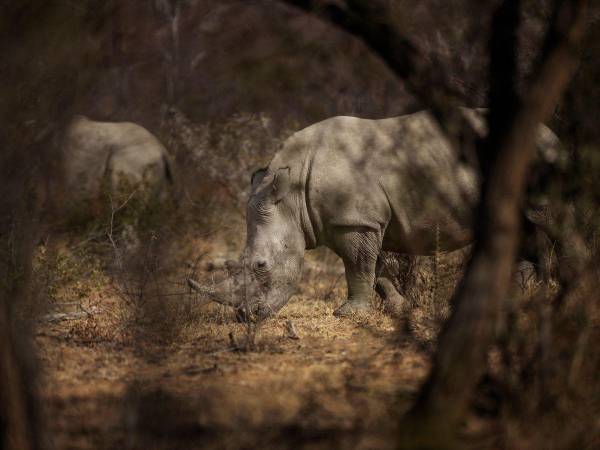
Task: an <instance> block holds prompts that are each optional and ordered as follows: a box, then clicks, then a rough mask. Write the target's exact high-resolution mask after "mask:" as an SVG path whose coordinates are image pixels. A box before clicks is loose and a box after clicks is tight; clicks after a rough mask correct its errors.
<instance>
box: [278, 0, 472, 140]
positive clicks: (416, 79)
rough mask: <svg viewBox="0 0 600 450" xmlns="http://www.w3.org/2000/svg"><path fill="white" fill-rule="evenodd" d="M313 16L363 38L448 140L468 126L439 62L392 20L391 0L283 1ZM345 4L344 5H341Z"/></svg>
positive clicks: (456, 96) (455, 93) (457, 96)
mask: <svg viewBox="0 0 600 450" xmlns="http://www.w3.org/2000/svg"><path fill="white" fill-rule="evenodd" d="M282 1H283V2H285V3H287V4H289V5H292V6H295V7H297V8H300V9H302V10H304V11H307V12H309V13H313V14H315V15H316V16H318V17H320V18H321V19H323V20H326V21H328V22H330V23H332V24H334V25H336V26H337V27H339V28H340V29H342V30H344V31H346V32H348V33H349V34H351V35H354V36H356V37H358V38H360V39H361V40H362V41H363V42H364V43H365V44H366V45H367V47H369V48H370V49H371V50H372V51H373V52H374V53H375V54H377V55H379V56H380V57H381V59H382V60H383V62H384V63H385V64H387V66H388V67H389V68H390V69H391V70H392V72H394V73H395V74H396V76H398V78H400V79H402V80H403V81H404V82H405V84H406V87H407V88H408V90H409V91H410V92H411V93H412V94H413V95H415V96H416V97H417V99H418V100H419V101H420V102H421V103H422V104H423V106H424V107H426V108H428V109H430V110H431V112H432V114H433V115H434V117H435V118H436V119H437V121H438V122H439V123H440V125H441V127H442V129H443V130H444V131H446V133H447V134H448V135H449V137H451V138H452V137H453V136H455V135H457V134H458V131H459V130H460V129H461V128H462V127H464V126H468V124H465V123H463V122H462V121H459V119H460V118H459V117H457V112H456V108H455V106H456V104H457V103H458V101H459V99H460V94H459V93H458V92H457V91H455V90H454V89H452V88H451V87H450V86H449V85H448V83H447V81H446V79H445V78H444V75H443V72H442V71H441V70H440V69H439V67H438V65H437V64H436V61H433V60H431V59H429V58H427V57H426V56H425V55H423V54H422V53H421V52H420V51H419V50H418V49H417V48H416V47H415V45H414V44H413V43H412V42H411V41H410V40H409V39H408V38H407V37H406V36H404V35H403V34H402V33H401V32H400V31H399V30H398V28H397V27H396V26H394V24H393V23H392V21H391V17H392V11H391V8H390V7H389V5H390V3H391V2H389V1H387V2H386V1H362V0H346V1H345V2H340V1H325V0H323V1H316V0H282ZM340 4H343V5H344V6H340Z"/></svg>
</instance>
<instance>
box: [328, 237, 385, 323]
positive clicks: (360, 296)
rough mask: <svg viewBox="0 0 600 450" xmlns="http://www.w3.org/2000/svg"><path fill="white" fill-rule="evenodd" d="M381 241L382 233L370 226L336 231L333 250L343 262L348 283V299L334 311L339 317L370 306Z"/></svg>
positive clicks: (365, 309) (364, 309) (367, 308)
mask: <svg viewBox="0 0 600 450" xmlns="http://www.w3.org/2000/svg"><path fill="white" fill-rule="evenodd" d="M381 241H382V233H380V232H377V231H374V230H372V229H370V228H369V229H367V228H364V229H363V228H343V229H341V230H340V231H339V232H338V233H336V237H335V248H334V250H335V251H336V253H337V254H338V255H340V256H341V258H342V260H343V261H344V269H345V271H346V283H347V285H348V299H347V300H346V302H345V303H344V304H343V305H342V306H340V307H339V308H338V309H336V310H335V311H334V313H333V314H334V315H335V316H336V317H345V316H350V315H353V314H356V313H359V312H364V311H368V310H369V309H370V307H371V298H372V296H373V284H374V281H375V265H376V263H377V257H378V255H379V251H380V249H381Z"/></svg>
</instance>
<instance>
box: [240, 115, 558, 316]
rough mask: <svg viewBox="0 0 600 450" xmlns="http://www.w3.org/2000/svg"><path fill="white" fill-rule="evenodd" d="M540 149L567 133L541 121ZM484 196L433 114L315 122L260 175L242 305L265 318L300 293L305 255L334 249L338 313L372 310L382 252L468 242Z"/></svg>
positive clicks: (476, 120)
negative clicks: (339, 279)
mask: <svg viewBox="0 0 600 450" xmlns="http://www.w3.org/2000/svg"><path fill="white" fill-rule="evenodd" d="M461 114H463V117H464V118H465V119H466V120H467V121H468V122H469V123H470V124H471V126H472V127H473V128H474V129H475V130H476V131H477V133H478V134H480V135H481V134H484V133H485V132H486V130H485V125H484V124H485V121H484V120H483V118H482V114H483V113H482V112H481V111H474V110H467V109H461ZM538 146H540V147H541V148H542V150H544V152H546V153H548V155H550V156H548V157H549V158H552V155H553V154H554V153H555V152H558V139H557V138H556V136H554V134H553V133H552V132H551V131H550V130H549V129H547V128H546V127H543V126H540V131H539V137H538ZM556 154H558V153H556ZM478 192H479V189H478V179H477V176H476V173H475V171H474V170H472V169H471V168H470V167H469V166H467V165H466V164H465V163H463V162H462V161H461V159H460V158H459V157H458V155H457V154H456V153H455V151H453V149H452V147H451V146H450V144H449V142H448V141H447V139H446V138H445V135H444V134H443V133H442V132H441V131H440V130H439V128H438V126H437V124H436V122H435V121H434V120H433V118H432V117H431V116H430V114H429V113H428V112H419V113H416V114H410V115H406V116H401V117H396V118H390V119H384V120H365V119H359V118H355V117H334V118H331V119H327V120H325V121H323V122H319V123H317V124H315V125H312V126H309V127H308V128H305V129H303V130H301V131H299V132H297V133H295V134H294V135H293V136H291V137H290V138H289V139H288V140H287V141H286V142H285V143H284V145H283V147H282V148H281V149H280V151H279V152H278V153H277V154H276V155H275V156H274V157H273V159H272V161H271V162H270V164H269V166H268V167H267V168H266V169H261V170H259V171H257V172H255V174H254V175H253V178H252V192H251V195H250V199H249V201H248V208H247V245H246V249H245V253H244V257H243V262H244V266H243V267H244V271H243V272H244V273H245V283H243V285H244V286H245V289H246V292H245V296H244V295H242V296H241V297H242V298H245V299H246V300H245V301H244V303H243V304H241V305H240V304H239V303H238V304H237V306H238V307H241V308H242V309H244V308H245V307H246V306H247V307H248V308H249V309H250V312H251V313H253V314H254V315H256V317H258V318H262V317H266V316H268V315H270V314H273V313H275V312H277V311H278V310H279V309H281V308H282V307H283V306H284V305H285V304H286V303H287V301H288V300H289V298H290V296H291V295H293V294H294V292H295V289H296V286H297V283H298V281H299V280H300V276H301V272H302V265H303V258H304V251H305V250H307V249H314V248H316V247H319V246H326V247H329V248H330V249H332V250H333V251H334V252H335V253H337V254H338V255H339V256H340V257H341V258H342V260H343V262H344V267H345V273H346V281H347V285H348V299H347V301H346V302H345V303H344V304H343V305H342V306H341V307H340V308H338V309H337V310H336V311H335V312H334V314H335V315H336V316H345V315H349V314H352V313H355V312H359V311H363V310H366V309H368V308H369V307H370V299H371V297H372V293H373V286H374V281H375V279H374V278H375V270H376V263H377V258H378V255H379V253H380V251H381V250H387V251H394V252H401V253H408V254H414V255H417V254H418V255H429V254H432V253H434V252H435V251H436V250H439V251H451V250H455V249H458V248H461V247H463V246H465V245H467V244H469V243H470V242H471V240H472V233H471V225H472V211H473V208H474V206H475V204H476V202H477V196H478ZM239 301H240V300H237V302H239ZM233 303H234V305H233V306H236V305H235V301H234V302H233Z"/></svg>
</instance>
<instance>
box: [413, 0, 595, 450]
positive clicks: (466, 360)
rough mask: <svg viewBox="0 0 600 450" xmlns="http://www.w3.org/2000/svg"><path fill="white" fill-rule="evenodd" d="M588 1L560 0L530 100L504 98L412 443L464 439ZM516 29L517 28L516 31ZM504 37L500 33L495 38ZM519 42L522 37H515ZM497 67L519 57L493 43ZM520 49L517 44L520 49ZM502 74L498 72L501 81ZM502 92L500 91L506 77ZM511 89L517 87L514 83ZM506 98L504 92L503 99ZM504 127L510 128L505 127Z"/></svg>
mask: <svg viewBox="0 0 600 450" xmlns="http://www.w3.org/2000/svg"><path fill="white" fill-rule="evenodd" d="M587 4H588V2H587V1H586V0H573V1H560V2H557V5H556V8H557V11H556V14H555V20H554V22H553V23H552V25H551V27H550V30H549V32H548V36H555V38H554V39H552V41H551V42H552V44H551V45H550V46H548V47H547V48H548V50H547V51H546V52H545V54H544V56H543V58H542V62H541V64H540V67H539V70H538V72H537V76H536V77H535V78H534V79H533V81H532V83H531V85H530V87H529V89H528V91H527V92H528V95H527V96H526V98H525V99H524V101H523V104H522V106H520V107H518V108H516V110H515V112H514V113H512V114H511V113H510V109H511V108H510V102H511V100H513V98H512V97H511V93H510V92H508V96H509V97H508V100H509V104H508V105H506V104H505V105H501V106H500V107H498V106H496V108H500V111H496V112H493V114H496V117H497V119H496V121H495V122H494V123H493V124H492V125H493V126H496V127H498V129H497V131H496V133H497V134H496V135H495V136H492V133H490V136H492V137H493V139H492V138H488V139H487V140H486V142H485V143H484V144H482V145H483V146H485V147H482V151H485V152H486V153H487V154H488V155H493V163H492V164H490V167H489V176H488V178H487V180H486V182H485V184H484V186H483V192H482V203H481V207H480V211H479V220H478V227H477V238H478V239H477V241H476V244H475V249H474V253H473V257H472V259H471V261H470V264H469V266H468V268H467V272H466V274H465V276H464V279H463V281H462V283H461V285H460V286H459V289H458V290H457V292H456V294H455V299H454V306H455V308H454V310H453V313H452V315H451V317H450V319H449V320H448V323H447V324H446V327H445V329H444V330H443V332H442V334H441V336H440V338H439V346H438V350H437V352H436V355H435V358H434V367H433V370H432V372H431V374H430V376H429V379H428V380H427V382H426V383H425V385H424V386H423V388H422V390H421V393H420V395H419V398H418V401H417V402H416V404H415V406H414V408H413V409H412V410H411V411H410V413H409V414H408V415H407V417H406V418H405V421H404V424H403V425H404V426H403V431H405V432H406V434H407V435H406V436H403V439H404V440H403V442H402V443H403V444H404V445H406V446H407V448H438V449H439V448H448V447H451V446H452V444H453V443H454V439H455V438H456V428H457V426H458V424H459V423H460V420H461V419H462V418H463V417H464V414H465V413H466V411H467V408H468V405H469V399H470V394H471V391H472V389H473V386H475V384H476V382H477V380H478V378H479V375H480V373H481V371H482V369H483V367H484V365H485V360H486V355H487V350H488V348H489V345H490V344H491V343H492V342H493V339H494V337H495V324H496V323H497V320H498V318H499V311H500V309H501V307H502V302H503V301H504V300H505V298H506V296H507V294H508V289H509V286H510V281H511V270H512V266H513V262H514V259H515V256H516V250H517V246H518V236H519V214H518V211H519V207H520V203H521V200H522V197H523V194H524V188H525V179H526V175H527V171H528V167H529V164H530V162H531V160H532V159H533V156H534V153H535V131H536V129H537V127H538V124H539V123H540V122H543V121H544V120H545V119H547V118H548V117H549V116H550V114H551V113H552V110H553V108H554V105H555V104H556V102H557V101H558V100H559V98H560V96H561V94H562V92H563V90H564V89H565V88H566V85H567V83H568V81H569V79H570V77H571V75H572V73H573V71H574V69H575V66H576V62H577V58H576V52H575V51H574V50H575V49H576V48H577V46H578V44H579V42H580V41H581V39H582V37H583V34H584V30H585V25H586V18H587V15H586V12H587ZM518 6H519V5H518V2H517V1H513V0H506V1H504V2H503V3H502V4H501V6H500V9H502V8H507V11H504V13H506V14H507V15H506V16H505V20H499V21H498V22H497V23H496V27H495V29H494V30H493V33H494V34H496V33H500V34H501V33H505V32H506V30H499V29H497V27H500V26H505V25H508V26H510V27H511V28H512V27H515V26H516V22H515V20H514V18H515V14H516V13H517V12H516V11H514V9H516V8H518ZM501 13H502V11H500V10H499V14H501ZM510 32H511V33H512V32H513V31H510ZM495 39H496V38H492V41H491V42H492V43H493V42H494V41H495ZM514 44H516V42H515V43H514ZM491 51H492V52H493V54H492V55H491V56H492V59H496V61H497V64H496V67H498V66H500V67H501V68H503V69H506V70H507V71H510V70H511V67H510V66H511V64H512V56H511V55H510V54H509V53H508V52H506V53H505V50H502V49H501V48H498V47H495V46H494V45H491ZM514 51H515V52H516V49H515V50H514ZM494 77H495V75H492V76H491V77H490V78H491V80H492V82H493V81H494ZM495 89H498V91H497V93H496V95H498V96H499V95H500V93H501V87H500V84H498V85H497V86H496V87H495ZM509 89H510V87H509ZM498 102H500V98H498ZM502 130H505V131H504V132H502Z"/></svg>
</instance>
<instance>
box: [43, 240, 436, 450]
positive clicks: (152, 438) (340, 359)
mask: <svg viewBox="0 0 600 450" xmlns="http://www.w3.org/2000/svg"><path fill="white" fill-rule="evenodd" d="M195 245H196V246H197V247H196V248H199V249H203V250H202V252H205V251H208V252H209V254H208V255H206V256H205V260H209V259H210V257H211V256H212V255H217V254H222V253H223V250H225V252H226V251H227V250H226V249H223V246H221V247H220V246H215V245H214V244H213V245H206V246H205V247H202V245H199V243H198V242H196V243H195ZM204 249H208V250H204ZM218 250H220V252H219V251H218ZM60 258H62V260H63V263H62V266H61V267H63V266H65V267H69V269H66V268H65V267H63V269H60V270H59V274H60V276H59V278H58V279H56V280H55V283H56V284H57V285H59V286H60V287H59V288H58V289H54V290H51V299H50V302H51V304H52V307H53V310H59V309H60V308H61V307H62V310H80V309H86V310H88V311H94V312H93V313H90V315H89V317H85V318H78V319H75V320H64V321H59V322H50V323H40V324H39V325H38V327H37V331H36V342H37V345H38V348H39V357H40V367H41V372H42V377H41V384H40V391H41V395H42V399H43V403H44V409H45V413H46V415H45V417H46V422H47V425H48V430H47V434H48V439H49V440H50V441H51V442H52V443H53V445H54V446H55V447H56V448H169V449H171V448H244V447H268V448H289V447H290V446H292V447H296V448H297V447H303V448H348V447H356V448H391V447H393V445H392V441H391V440H390V439H389V437H390V436H391V435H392V433H393V432H394V424H395V419H394V418H395V417H396V415H395V413H394V414H392V413H391V412H392V411H396V412H397V411H399V410H401V409H402V407H403V406H400V407H398V405H404V407H405V406H407V405H408V400H410V399H411V397H412V395H413V394H414V393H415V391H416V389H417V387H418V385H419V383H420V382H421V380H422V379H423V377H424V376H425V374H426V372H427V368H428V362H427V358H426V355H425V354H424V353H423V352H421V351H419V350H418V348H417V346H415V345H414V344H413V343H411V342H408V341H407V342H405V343H403V344H400V345H399V343H398V339H397V332H396V330H395V323H394V321H393V320H392V319H390V318H389V317H387V316H384V315H383V314H381V313H375V314H374V315H373V316H371V317H369V318H366V319H364V318H363V319H361V320H357V321H348V320H339V319H336V318H334V317H333V315H332V312H333V310H334V309H335V307H336V306H337V305H339V304H340V303H341V301H342V299H343V298H344V296H345V282H344V280H343V277H342V275H343V270H342V266H341V264H340V263H339V262H338V261H337V259H336V257H335V255H332V254H330V253H329V252H325V251H319V252H314V253H313V254H311V255H310V256H309V257H308V260H307V264H306V265H307V267H306V273H305V276H304V280H303V283H302V286H301V290H300V294H299V295H298V296H296V297H294V298H293V300H292V301H291V302H290V304H288V305H287V306H286V307H285V308H284V309H283V310H282V311H281V313H280V314H279V315H278V316H277V317H276V318H273V319H270V320H267V321H266V322H265V323H264V324H263V325H262V326H261V327H260V329H259V330H258V334H257V337H256V347H255V350H254V351H248V352H240V351H236V350H235V349H233V348H232V346H231V340H230V334H232V335H233V336H234V338H235V339H240V338H241V337H242V336H243V335H244V333H245V329H244V325H243V324H239V323H237V322H235V320H234V317H233V314H232V312H230V311H227V310H224V309H223V308H222V307H220V306H212V305H207V306H202V307H200V306H198V299H196V298H195V297H192V296H185V295H181V296H177V297H176V296H173V297H163V298H162V299H161V301H162V307H163V314H162V315H160V314H155V313H153V314H147V316H146V317H145V319H144V320H146V321H147V320H154V321H156V322H170V323H161V326H156V325H157V324H156V323H155V324H154V326H149V325H150V324H148V323H146V322H145V321H144V320H141V321H140V320H137V321H136V320H132V317H133V316H134V315H135V313H136V312H135V311H134V309H132V308H133V306H132V304H131V303H129V302H127V301H126V300H125V299H124V298H123V297H122V296H120V295H118V293H117V292H116V291H115V288H114V285H113V284H111V283H110V282H109V280H108V279H107V277H106V275H105V273H104V272H103V271H102V270H90V271H89V272H88V273H87V276H82V273H80V272H81V270H83V269H82V267H76V268H74V267H72V266H73V265H74V264H75V261H80V262H81V260H80V259H78V258H77V257H76V255H73V254H70V253H69V251H68V249H63V250H62V253H61V256H60ZM81 263H82V264H84V265H87V267H88V268H89V269H91V268H92V267H94V263H93V262H91V261H86V262H81ZM200 266H201V265H200ZM197 270H198V272H197V274H198V275H204V276H205V277H207V276H212V273H208V272H205V271H204V270H203V269H197ZM67 299H68V300H69V303H70V304H69V305H68V307H67V306H65V305H62V306H61V304H63V303H66V300H67ZM73 303H75V305H74V304H73ZM155 306H156V305H155ZM65 308H66V309H65ZM69 308H70V309H69ZM169 311H170V312H169ZM287 320H291V321H293V323H294V325H295V327H296V329H297V332H298V334H299V336H300V339H298V340H293V339H290V338H288V337H285V335H284V324H285V323H286V321H287ZM161 328H169V329H171V330H176V332H173V333H170V334H168V335H166V334H164V333H161V332H149V331H148V330H155V331H156V330H159V329H161ZM165 336H167V337H165Z"/></svg>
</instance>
